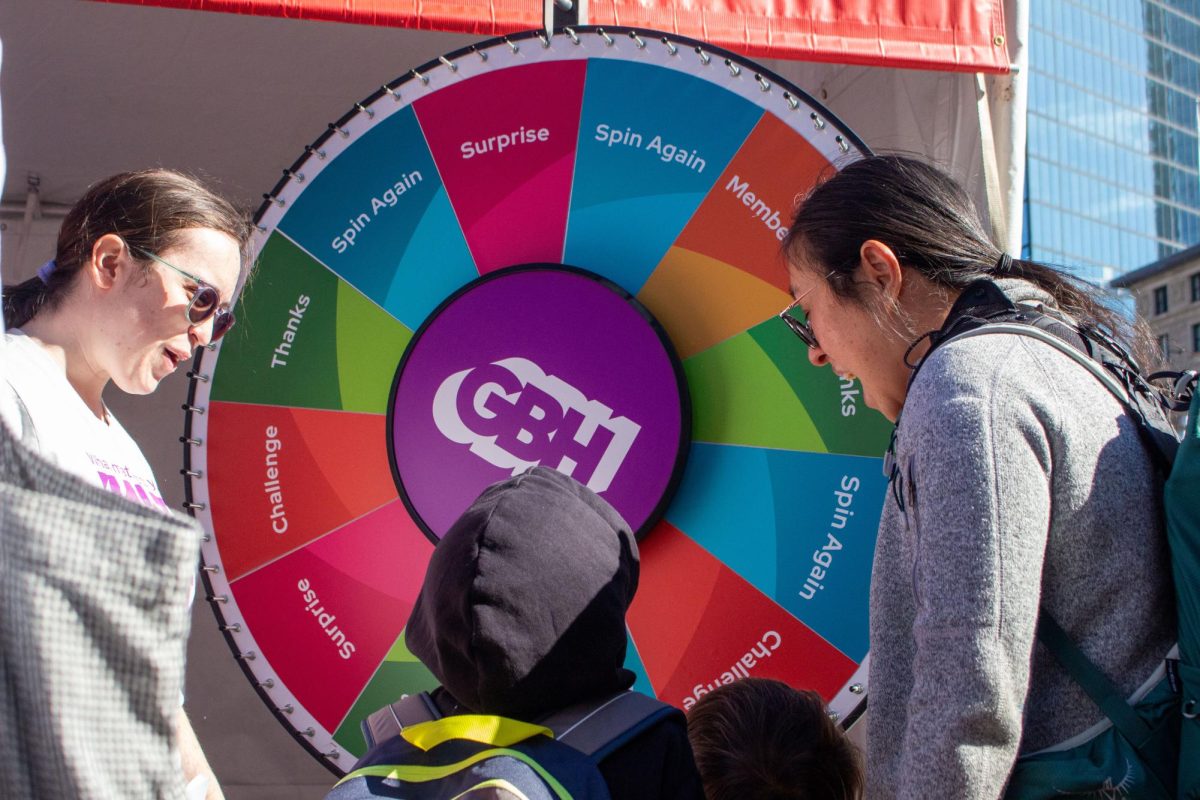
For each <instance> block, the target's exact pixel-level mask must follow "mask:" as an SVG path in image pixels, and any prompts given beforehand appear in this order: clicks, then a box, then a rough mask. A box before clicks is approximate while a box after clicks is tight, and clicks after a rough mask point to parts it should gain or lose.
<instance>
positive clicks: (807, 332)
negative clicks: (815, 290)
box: [779, 289, 820, 348]
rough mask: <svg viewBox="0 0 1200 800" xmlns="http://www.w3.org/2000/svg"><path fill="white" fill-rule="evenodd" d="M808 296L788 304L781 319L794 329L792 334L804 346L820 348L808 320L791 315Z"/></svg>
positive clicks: (801, 296)
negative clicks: (798, 338)
mask: <svg viewBox="0 0 1200 800" xmlns="http://www.w3.org/2000/svg"><path fill="white" fill-rule="evenodd" d="M811 291H812V290H811V289H809V292H811ZM807 295H808V292H805V293H804V294H802V295H800V296H799V297H797V298H796V299H795V300H793V301H792V302H790V303H788V307H787V308H785V309H784V310H783V311H780V312H779V318H780V319H781V320H783V321H784V322H786V323H787V326H788V327H789V328H791V329H792V333H794V334H796V335H797V336H799V337H800V341H802V342H804V344H806V345H807V346H808V347H809V348H819V347H820V345H819V344H817V337H816V334H814V333H813V329H812V326H811V325H809V324H808V320H804V321H801V320H798V319H796V318H795V317H793V316H792V315H791V313H790V312H791V311H792V310H793V309H795V308H796V306H798V305H799V304H800V301H801V300H803V299H804V298H805V297H806V296H807Z"/></svg>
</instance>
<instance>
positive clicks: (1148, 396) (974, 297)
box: [909, 279, 1187, 476]
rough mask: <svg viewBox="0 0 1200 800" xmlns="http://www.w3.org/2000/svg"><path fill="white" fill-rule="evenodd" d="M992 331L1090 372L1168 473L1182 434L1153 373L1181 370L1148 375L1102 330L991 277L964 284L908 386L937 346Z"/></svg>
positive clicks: (1162, 469) (1164, 471)
mask: <svg viewBox="0 0 1200 800" xmlns="http://www.w3.org/2000/svg"><path fill="white" fill-rule="evenodd" d="M988 333H1013V334H1017V335H1020V336H1029V337H1031V338H1034V339H1038V340H1039V341H1042V342H1044V343H1046V344H1048V345H1050V346H1051V347H1054V348H1056V349H1057V350H1059V351H1060V352H1062V353H1064V354H1065V355H1067V356H1069V357H1070V358H1072V359H1073V360H1074V361H1075V362H1076V363H1078V364H1079V365H1080V366H1082V367H1083V368H1084V369H1086V370H1088V372H1090V373H1092V375H1094V376H1095V377H1096V379H1097V380H1099V381H1100V383H1101V384H1103V385H1104V387H1105V388H1107V389H1108V390H1109V392H1111V393H1112V395H1113V396H1114V397H1116V398H1117V400H1119V401H1120V402H1121V405H1122V406H1124V408H1125V410H1126V412H1127V413H1128V414H1129V415H1130V416H1131V417H1132V418H1133V420H1134V421H1135V422H1136V423H1137V425H1138V431H1139V433H1140V435H1141V436H1142V438H1143V441H1145V443H1146V445H1147V446H1148V448H1149V450H1150V453H1151V454H1152V456H1153V457H1154V460H1155V462H1156V465H1157V466H1158V468H1159V470H1160V472H1161V473H1162V474H1163V475H1164V476H1165V475H1167V474H1169V473H1170V471H1171V465H1172V464H1174V463H1175V451H1176V450H1177V449H1178V448H1179V438H1178V436H1177V434H1176V433H1175V431H1174V429H1173V428H1172V427H1171V424H1170V421H1169V420H1168V419H1167V415H1166V412H1167V410H1168V409H1169V408H1170V407H1171V404H1170V403H1169V402H1168V400H1167V399H1166V398H1164V396H1163V394H1162V392H1160V391H1159V390H1158V389H1157V388H1156V387H1155V386H1153V385H1152V384H1151V383H1150V379H1155V378H1163V377H1177V376H1178V375H1179V374H1178V373H1156V374H1155V375H1153V376H1150V379H1148V378H1146V377H1144V376H1143V374H1142V371H1141V368H1140V367H1139V366H1138V364H1137V362H1136V361H1135V360H1134V359H1133V357H1132V356H1131V355H1129V353H1127V352H1126V351H1125V349H1124V348H1123V347H1121V345H1120V344H1119V343H1118V342H1117V341H1116V340H1114V339H1113V338H1112V337H1111V336H1109V335H1107V334H1106V333H1105V332H1104V331H1102V330H1098V329H1095V328H1082V329H1081V328H1078V327H1076V326H1075V324H1074V323H1073V322H1072V321H1070V320H1069V319H1066V318H1061V317H1059V316H1056V315H1055V314H1054V313H1053V312H1052V311H1051V310H1049V309H1046V308H1041V307H1035V306H1030V305H1026V304H1022V303H1014V302H1013V301H1012V300H1010V299H1009V298H1008V297H1007V296H1006V295H1005V294H1004V293H1003V292H1002V291H1001V290H1000V288H999V287H998V286H996V284H994V283H993V282H992V281H990V280H986V279H983V280H978V281H975V282H973V283H971V284H969V285H968V286H967V287H966V288H964V289H963V291H962V293H961V294H960V295H959V297H958V299H957V300H956V301H955V303H954V305H953V306H952V307H951V309H950V312H949V314H948V315H947V317H946V322H945V323H944V324H943V325H942V327H941V329H939V330H937V331H933V332H931V333H929V334H927V336H928V338H929V349H928V350H927V351H926V353H925V356H924V357H923V358H922V359H921V361H920V363H919V364H917V365H916V366H915V367H914V368H913V373H912V376H911V377H910V378H909V386H910V387H911V386H912V381H913V380H915V379H916V376H917V373H918V372H919V371H920V369H921V367H922V366H923V365H924V364H925V362H926V361H927V360H928V359H929V356H930V355H931V354H932V353H933V351H934V350H936V349H937V348H938V347H940V346H941V345H943V344H946V343H947V342H949V341H952V340H954V339H960V338H964V337H967V336H977V335H980V334H988ZM1186 385H1187V382H1186V381H1180V382H1179V384H1178V385H1177V386H1176V388H1175V391H1176V393H1178V392H1179V391H1180V386H1186Z"/></svg>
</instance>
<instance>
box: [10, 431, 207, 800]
mask: <svg viewBox="0 0 1200 800" xmlns="http://www.w3.org/2000/svg"><path fill="white" fill-rule="evenodd" d="M198 537H199V531H198V529H197V527H196V525H195V524H194V523H192V522H191V521H190V520H187V519H185V518H183V517H182V516H166V515H164V514H162V513H160V512H157V511H154V510H153V509H150V508H144V507H142V506H138V505H136V504H133V503H130V502H128V501H126V500H125V499H124V498H122V497H119V496H118V495H115V494H112V493H110V492H106V491H104V490H102V489H99V488H97V487H94V486H90V485H88V484H86V483H85V482H83V481H81V480H79V479H78V478H76V477H74V476H71V475H69V474H67V473H65V472H63V471H61V470H59V469H58V468H56V467H54V466H53V465H51V464H49V463H47V462H46V461H44V460H43V459H41V458H40V457H38V456H36V455H34V454H32V453H30V452H29V451H28V450H26V449H25V448H24V447H22V446H21V445H20V443H19V442H17V441H16V437H15V436H14V434H13V433H12V432H11V431H10V430H9V429H8V428H7V427H6V426H5V425H4V424H3V422H2V421H0V796H3V797H4V798H7V799H8V800H18V799H21V800H23V799H24V798H56V799H57V798H106V799H108V798H114V799H115V798H120V800H126V799H133V798H172V799H174V798H182V797H183V778H182V774H181V772H180V769H179V763H178V750H177V748H176V743H175V720H176V715H177V714H178V713H179V697H180V689H181V687H182V685H183V663H184V646H185V642H186V640H187V632H188V622H189V617H188V612H187V609H188V603H187V599H188V598H187V593H188V591H189V590H190V586H191V573H192V571H193V569H194V568H195V563H196V553H197V547H198V541H199V538H198Z"/></svg>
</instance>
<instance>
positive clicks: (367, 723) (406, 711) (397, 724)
mask: <svg viewBox="0 0 1200 800" xmlns="http://www.w3.org/2000/svg"><path fill="white" fill-rule="evenodd" d="M442 716H443V715H442V713H441V711H439V710H438V707H437V704H436V703H434V701H433V697H432V696H431V695H430V694H429V692H418V693H417V694H408V695H405V696H404V697H401V698H400V699H399V700H397V701H396V702H394V703H389V704H388V705H386V706H384V707H383V708H381V709H379V710H378V711H376V712H374V713H372V714H371V715H370V716H368V717H367V718H366V719H364V720H363V721H362V726H361V727H362V733H363V738H364V739H366V740H367V749H368V750H370V749H371V748H373V747H375V745H377V744H379V743H380V742H385V741H387V740H388V739H391V738H392V737H393V736H399V735H400V731H402V730H404V729H405V728H407V727H409V726H410V725H417V724H419V723H422V722H429V721H430V720H435V719H441V718H442Z"/></svg>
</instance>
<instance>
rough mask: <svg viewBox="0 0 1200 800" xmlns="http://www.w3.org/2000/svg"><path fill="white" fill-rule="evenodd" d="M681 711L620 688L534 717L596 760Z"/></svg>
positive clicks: (564, 741) (562, 740) (559, 739)
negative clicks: (610, 693)
mask: <svg viewBox="0 0 1200 800" xmlns="http://www.w3.org/2000/svg"><path fill="white" fill-rule="evenodd" d="M673 714H679V715H680V716H682V714H683V712H681V711H680V710H679V709H677V708H675V707H674V706H669V705H667V704H666V703H663V702H661V701H659V700H655V699H654V698H653V697H650V696H649V695H645V694H642V693H641V692H634V691H628V690H626V691H623V692H619V693H618V694H615V695H612V696H610V697H607V698H605V699H604V700H602V701H600V702H599V703H596V702H590V703H580V704H578V705H574V706H570V707H568V708H565V709H563V710H562V711H556V712H554V713H552V714H550V715H549V716H547V717H545V718H543V719H540V720H538V724H540V725H545V726H546V727H547V728H549V729H550V730H552V731H554V738H555V739H557V740H558V741H560V742H562V743H564V744H568V745H570V746H571V747H574V748H575V749H576V750H578V751H579V752H581V753H583V754H584V755H586V756H588V757H590V758H591V759H592V761H593V762H595V763H599V762H600V761H602V760H603V759H604V758H605V757H606V756H608V755H609V754H610V753H612V752H613V751H614V750H616V749H617V748H619V747H621V746H622V745H624V744H625V743H627V742H629V741H630V740H632V739H633V738H634V737H636V736H637V735H638V734H640V733H642V732H643V731H645V730H647V729H649V728H651V727H653V726H654V725H656V724H658V722H659V721H661V720H663V719H665V718H667V717H669V716H671V715H673Z"/></svg>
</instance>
